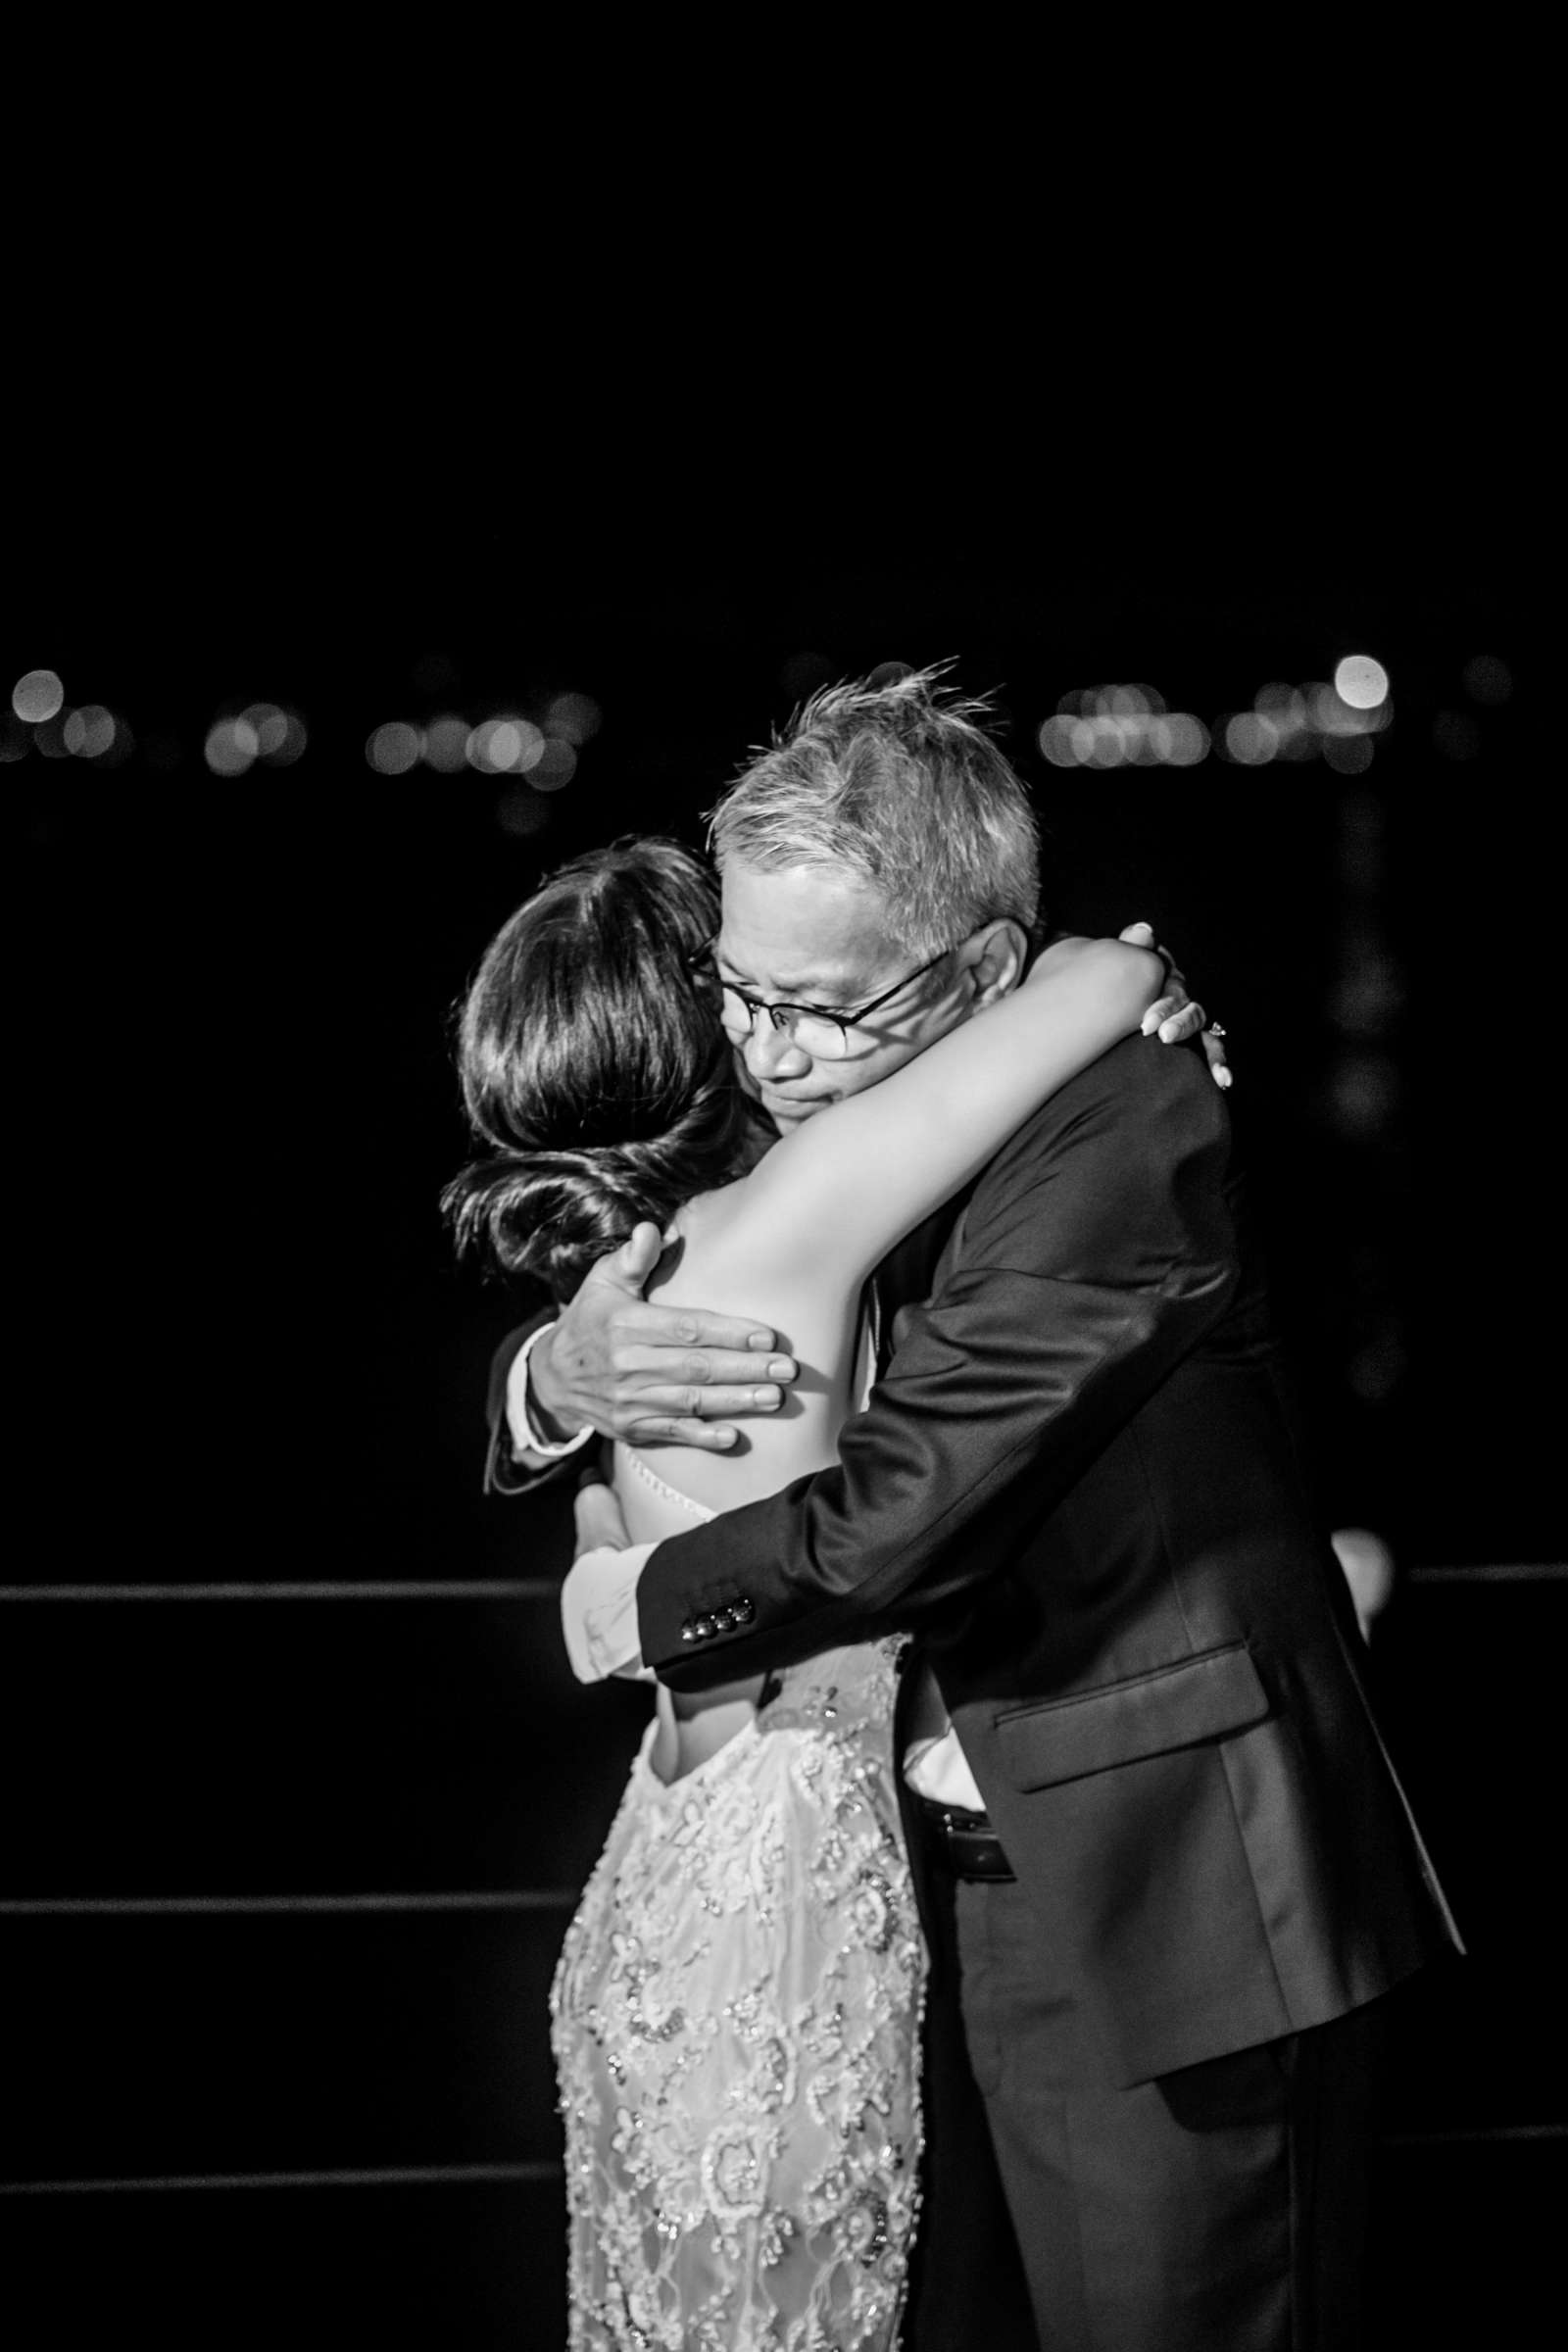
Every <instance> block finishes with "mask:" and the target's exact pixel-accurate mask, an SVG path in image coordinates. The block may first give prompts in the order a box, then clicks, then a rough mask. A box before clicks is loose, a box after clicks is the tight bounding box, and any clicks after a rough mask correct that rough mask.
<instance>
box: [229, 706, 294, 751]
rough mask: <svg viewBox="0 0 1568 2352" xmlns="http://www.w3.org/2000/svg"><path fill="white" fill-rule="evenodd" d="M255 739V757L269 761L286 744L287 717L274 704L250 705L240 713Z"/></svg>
mask: <svg viewBox="0 0 1568 2352" xmlns="http://www.w3.org/2000/svg"><path fill="white" fill-rule="evenodd" d="M240 715H241V717H242V718H243V719H244V721H245V724H246V725H247V726H248V727H249V728H250V730H251V733H252V734H253V735H254V736H255V738H256V757H257V758H258V759H259V760H270V759H271V758H272V756H273V754H274V753H275V752H280V751H282V749H283V747H284V745H285V744H286V743H287V742H288V716H287V713H286V712H285V711H280V710H279V709H278V707H277V705H276V704H275V703H252V704H251V706H250V708H249V710H248V711H241V713H240Z"/></svg>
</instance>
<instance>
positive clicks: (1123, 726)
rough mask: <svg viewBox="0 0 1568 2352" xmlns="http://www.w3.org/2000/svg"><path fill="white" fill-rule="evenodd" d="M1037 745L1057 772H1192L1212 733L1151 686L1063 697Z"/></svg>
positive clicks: (1098, 689)
mask: <svg viewBox="0 0 1568 2352" xmlns="http://www.w3.org/2000/svg"><path fill="white" fill-rule="evenodd" d="M1036 741H1037V742H1038V744H1039V746H1040V749H1041V751H1042V753H1043V754H1044V756H1045V757H1046V759H1048V760H1050V761H1051V764H1052V765H1053V767H1107V768H1108V767H1119V766H1120V765H1121V764H1122V763H1123V762H1124V761H1129V762H1132V763H1133V764H1135V765H1138V766H1144V767H1153V766H1156V765H1167V766H1171V767H1191V766H1193V765H1195V764H1196V762H1197V761H1198V760H1201V759H1202V758H1203V757H1204V756H1205V754H1206V753H1207V751H1208V730H1207V728H1206V727H1204V725H1203V724H1202V722H1201V720H1200V719H1197V718H1195V717H1194V716H1193V714H1192V712H1191V711H1167V710H1166V708H1165V699H1164V697H1163V695H1160V694H1157V693H1156V692H1155V691H1154V689H1153V687H1152V686H1103V687H1091V688H1089V689H1087V690H1085V691H1083V692H1074V693H1072V694H1066V695H1063V696H1062V698H1061V701H1060V702H1059V703H1058V704H1057V706H1056V709H1055V711H1054V714H1053V716H1052V717H1050V718H1048V719H1045V720H1043V721H1042V723H1041V725H1040V728H1039V731H1038V733H1037V736H1036Z"/></svg>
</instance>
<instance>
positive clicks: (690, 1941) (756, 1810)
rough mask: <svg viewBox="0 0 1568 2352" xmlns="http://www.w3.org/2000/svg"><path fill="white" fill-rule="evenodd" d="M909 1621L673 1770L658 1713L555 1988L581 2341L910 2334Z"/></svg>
mask: <svg viewBox="0 0 1568 2352" xmlns="http://www.w3.org/2000/svg"><path fill="white" fill-rule="evenodd" d="M624 1452H625V1449H624V1448H617V1458H618V1457H619V1456H620V1455H621V1454H623V1453H624ZM629 1458H630V1461H631V1466H632V1467H633V1468H634V1469H635V1470H636V1472H637V1474H638V1475H639V1476H642V1477H644V1478H647V1479H650V1480H654V1483H655V1484H657V1485H658V1486H659V1487H660V1488H661V1489H662V1492H663V1493H664V1494H665V1495H674V1494H675V1490H674V1489H672V1488H667V1487H664V1485H663V1481H662V1480H657V1479H655V1474H654V1473H653V1472H652V1471H651V1470H650V1469H649V1467H648V1465H647V1464H646V1463H645V1462H643V1461H642V1459H641V1457H640V1456H635V1455H633V1456H630V1457H629ZM676 1499H678V1500H679V1501H680V1502H681V1503H682V1504H683V1505H684V1507H685V1509H686V1511H687V1512H688V1513H689V1514H690V1516H691V1517H692V1518H694V1519H707V1518H709V1517H711V1513H710V1512H708V1511H706V1510H705V1509H703V1507H702V1506H701V1505H700V1504H698V1503H694V1502H692V1501H691V1500H690V1498H689V1497H686V1496H678V1497H677V1498H676ZM898 1646H899V1645H898V1643H897V1642H877V1643H872V1644H866V1645H862V1646H858V1647H855V1648H846V1649H836V1650H831V1651H827V1652H825V1653H824V1654H823V1655H822V1656H821V1657H818V1658H812V1659H809V1660H808V1661H807V1662H806V1663H805V1664H804V1665H801V1666H797V1667H792V1668H791V1669H789V1671H788V1672H786V1673H785V1674H783V1675H782V1676H778V1677H775V1678H773V1681H772V1683H771V1684H770V1685H769V1686H768V1689H769V1691H770V1693H771V1695H769V1696H768V1699H767V1703H766V1704H765V1705H763V1706H761V1707H760V1709H759V1712H758V1716H757V1720H756V1722H755V1723H754V1724H749V1725H748V1726H747V1728H746V1729H745V1730H743V1731H742V1732H741V1733H740V1734H739V1735H738V1736H737V1737H736V1738H735V1739H733V1740H730V1741H729V1743H728V1744H727V1745H726V1746H724V1747H721V1748H720V1749H719V1750H718V1751H717V1752H716V1753H715V1754H713V1755H711V1756H710V1757H709V1758H708V1759H707V1760H706V1761H705V1762H703V1763H701V1764H699V1765H698V1766H697V1767H696V1768H695V1770H693V1771H691V1772H689V1773H687V1774H685V1775H684V1776H683V1777H682V1778H681V1779H679V1780H677V1781H675V1782H673V1783H671V1784H669V1785H668V1786H666V1785H665V1784H664V1783H663V1782H662V1781H660V1780H659V1779H658V1777H657V1776H656V1775H655V1773H654V1771H653V1769H652V1766H651V1764H650V1761H649V1753H650V1749H651V1746H652V1742H653V1738H654V1733H655V1730H656V1728H657V1727H656V1726H654V1725H650V1726H649V1732H648V1737H647V1739H645V1740H644V1742H643V1746H642V1749H641V1752H640V1753H639V1755H638V1757H637V1759H636V1761H635V1763H634V1764H633V1766H632V1771H631V1779H630V1782H629V1784H628V1786H627V1789H626V1792H625V1795H624V1796H623V1798H622V1799H621V1803H620V1807H619V1810H618V1811H617V1813H616V1815H615V1819H614V1822H613V1826H612V1829H611V1832H610V1838H609V1841H608V1843H607V1844H606V1847H605V1850H604V1853H603V1855H602V1856H601V1857H600V1860H599V1862H598V1864H597V1866H596V1868H595V1870H594V1873H593V1876H592V1878H591V1879H590V1880H589V1883H588V1886H587V1888H586V1890H585V1892H584V1894H583V1898H582V1902H581V1904H580V1906H579V1908H578V1910H577V1913H576V1916H575V1917H574V1918H573V1920H572V1923H571V1926H570V1928H569V1929H568V1931H567V1935H566V1941H565V1948H564V1951H563V1953H562V1956H561V1963H560V1966H559V1968H558V1969H557V1972H556V1979H555V1984H554V1987H553V1990H552V1994H551V2020H552V2041H553V2045H554V2049H555V2056H556V2065H557V2069H558V2072H559V2076H560V2084H561V2106H562V2113H563V2116H564V2121H565V2132H566V2191H567V2205H568V2213H569V2263H570V2277H569V2286H570V2311H571V2322H570V2335H569V2342H570V2346H571V2352H601V2348H602V2347H604V2348H609V2347H614V2352H653V2348H654V2347H656V2346H657V2347H659V2352H829V2348H831V2352H891V2348H892V2347H893V2346H894V2345H895V2344H896V2342H897V2339H898V2327H899V2315H900V2310H901V2306H902V2303H903V2297H904V2287H905V2280H906V2276H907V2267H908V2258H909V2249H910V2243H911V2239H912V2236H913V2230H914V2220H915V2207H916V2201H917V2196H916V2176H917V2172H918V2162H919V2153H920V2107H919V2079H918V2056H919V2027H920V2005H921V1999H922V1995H923V1989H924V1972H925V1955H924V1948H923V1945H922V1942H921V1938H920V1931H919V1926H918V1923H917V1920H916V1916H915V1909H914V1897H913V1892H912V1889H911V1887H910V1883H909V1874H908V1867H907V1862H906V1859H905V1853H904V1843H903V1838H902V1836H901V1833H900V1828H899V1815H898V1803H897V1797H896V1794H895V1788H894V1780H893V1745H892V1723H893V1693H894V1683H895V1678H896V1672H897V1652H898Z"/></svg>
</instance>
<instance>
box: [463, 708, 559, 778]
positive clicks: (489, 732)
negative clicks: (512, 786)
mask: <svg viewBox="0 0 1568 2352" xmlns="http://www.w3.org/2000/svg"><path fill="white" fill-rule="evenodd" d="M544 749H545V738H544V735H543V733H542V732H541V730H540V729H539V728H538V727H536V726H535V725H534V723H533V720H532V719H531V718H515V717H513V716H510V715H507V714H503V715H502V716H501V717H499V718H487V719H485V720H484V722H483V723H482V725H480V726H477V727H475V728H474V729H473V731H472V733H471V734H470V735H469V736H468V738H467V741H466V744H465V746H464V757H465V758H466V760H467V761H468V764H469V766H470V767H478V768H483V769H484V770H485V771H486V772H487V773H488V774H490V775H494V776H504V775H509V774H510V775H520V774H521V773H522V772H523V771H524V770H525V769H527V768H532V767H537V766H538V764H539V761H540V760H541V759H542V758H543V756H544Z"/></svg>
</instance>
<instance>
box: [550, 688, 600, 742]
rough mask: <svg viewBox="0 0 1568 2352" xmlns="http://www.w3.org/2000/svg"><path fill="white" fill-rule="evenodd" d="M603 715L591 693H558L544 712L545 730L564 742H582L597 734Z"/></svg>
mask: <svg viewBox="0 0 1568 2352" xmlns="http://www.w3.org/2000/svg"><path fill="white" fill-rule="evenodd" d="M603 716H604V713H603V712H602V711H601V710H600V708H599V705H598V704H597V703H596V702H595V701H594V700H593V698H592V696H591V695H586V694H558V695H557V696H556V699H555V701H554V702H553V703H552V704H551V706H550V708H549V710H548V711H546V712H545V730H546V732H547V733H548V734H551V735H559V736H560V737H561V739H562V741H563V742H564V743H570V744H584V743H586V742H587V741H588V738H589V736H590V735H597V734H598V732H599V729H600V725H601V723H602V720H603Z"/></svg>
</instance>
